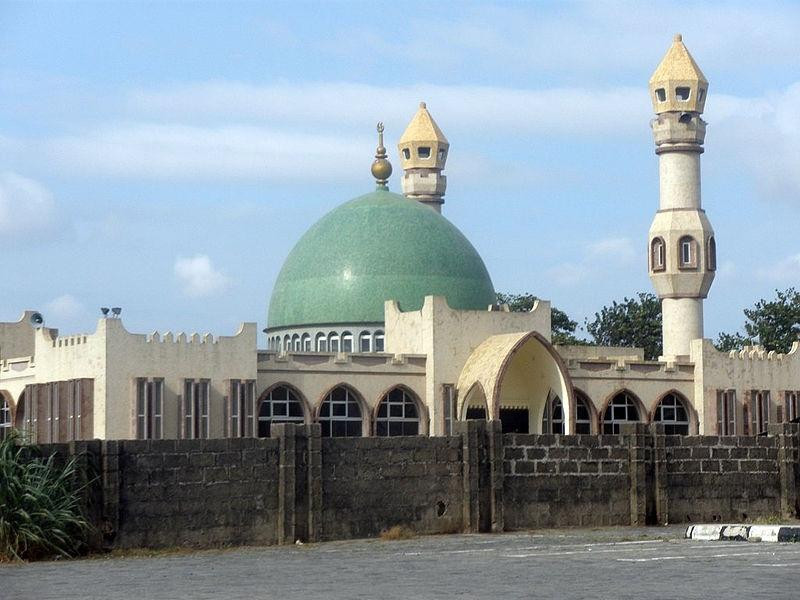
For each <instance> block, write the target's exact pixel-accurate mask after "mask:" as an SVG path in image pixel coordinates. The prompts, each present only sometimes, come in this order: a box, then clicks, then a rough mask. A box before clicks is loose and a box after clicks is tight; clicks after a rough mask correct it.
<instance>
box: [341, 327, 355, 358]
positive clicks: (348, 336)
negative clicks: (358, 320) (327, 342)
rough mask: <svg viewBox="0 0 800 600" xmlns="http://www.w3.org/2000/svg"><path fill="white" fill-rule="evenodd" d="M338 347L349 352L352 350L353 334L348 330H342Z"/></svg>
mask: <svg viewBox="0 0 800 600" xmlns="http://www.w3.org/2000/svg"><path fill="white" fill-rule="evenodd" d="M340 348H341V351H342V352H347V353H350V352H352V351H353V334H352V333H350V332H349V331H343V332H342V335H341V345H340Z"/></svg>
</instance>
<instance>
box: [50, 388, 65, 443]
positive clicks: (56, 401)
mask: <svg viewBox="0 0 800 600" xmlns="http://www.w3.org/2000/svg"><path fill="white" fill-rule="evenodd" d="M46 386H47V398H46V400H47V404H46V408H47V438H46V439H47V442H48V443H51V444H54V443H57V442H60V441H62V440H61V438H60V436H59V435H58V433H59V431H58V428H59V425H60V416H61V398H60V397H59V393H58V392H59V389H58V387H59V386H58V383H56V382H51V383H48V384H46Z"/></svg>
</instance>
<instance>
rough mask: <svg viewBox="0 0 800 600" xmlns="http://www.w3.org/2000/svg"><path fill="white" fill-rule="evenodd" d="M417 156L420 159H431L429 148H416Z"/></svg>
mask: <svg viewBox="0 0 800 600" xmlns="http://www.w3.org/2000/svg"><path fill="white" fill-rule="evenodd" d="M417 156H419V157H420V158H425V159H428V158H430V157H431V147H430V146H420V147H419V148H417Z"/></svg>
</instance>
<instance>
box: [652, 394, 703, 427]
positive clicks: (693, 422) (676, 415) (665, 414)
mask: <svg viewBox="0 0 800 600" xmlns="http://www.w3.org/2000/svg"><path fill="white" fill-rule="evenodd" d="M681 410H683V412H684V415H681ZM649 417H650V422H651V423H662V424H663V425H664V429H665V433H666V434H667V435H688V434H690V433H694V434H696V433H697V432H698V430H699V421H698V418H697V412H696V411H695V409H694V406H692V403H691V402H689V399H688V398H687V397H686V396H685V395H684V394H682V393H681V392H679V391H678V390H676V389H674V388H673V389H670V390H667V391H666V392H664V393H663V394H661V396H659V398H658V400H657V401H656V402H655V404H653V410H652V411H650V413H649ZM682 417H685V418H682Z"/></svg>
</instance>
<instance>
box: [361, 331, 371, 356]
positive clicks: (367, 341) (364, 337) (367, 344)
mask: <svg viewBox="0 0 800 600" xmlns="http://www.w3.org/2000/svg"><path fill="white" fill-rule="evenodd" d="M358 351H359V352H372V334H371V333H370V332H369V331H362V332H361V333H359V334H358Z"/></svg>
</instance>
